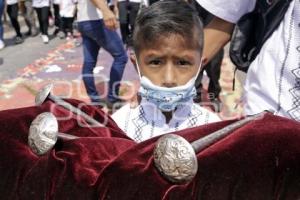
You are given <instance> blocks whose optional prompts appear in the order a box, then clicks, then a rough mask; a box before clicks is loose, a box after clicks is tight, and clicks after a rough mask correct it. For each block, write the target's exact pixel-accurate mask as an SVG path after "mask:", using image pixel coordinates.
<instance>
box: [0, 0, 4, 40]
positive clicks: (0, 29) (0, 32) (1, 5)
mask: <svg viewBox="0 0 300 200" xmlns="http://www.w3.org/2000/svg"><path fill="white" fill-rule="evenodd" d="M3 11H4V1H0V40H3V34H4V31H3V23H2V17H3Z"/></svg>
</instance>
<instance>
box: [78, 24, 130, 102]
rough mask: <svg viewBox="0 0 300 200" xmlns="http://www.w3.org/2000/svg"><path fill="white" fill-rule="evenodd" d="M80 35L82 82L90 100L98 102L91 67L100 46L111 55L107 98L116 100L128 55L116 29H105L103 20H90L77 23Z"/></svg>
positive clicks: (94, 63)
mask: <svg viewBox="0 0 300 200" xmlns="http://www.w3.org/2000/svg"><path fill="white" fill-rule="evenodd" d="M78 29H79V31H80V32H81V35H82V44H83V56H84V63H83V69H82V75H83V82H84V85H85V88H86V91H87V93H88V95H89V97H90V99H91V101H92V102H99V100H100V98H99V94H98V92H97V90H96V87H95V81H94V76H93V69H94V68H95V66H96V64H97V58H98V53H99V50H100V48H101V47H103V48H104V49H105V50H106V51H108V52H109V53H110V54H111V56H112V57H113V59H114V60H113V63H112V66H111V70H110V79H109V84H108V96H107V99H108V100H109V101H110V102H115V101H117V100H118V94H119V87H120V81H121V79H122V76H123V72H124V68H125V65H126V63H127V60H128V57H127V54H126V51H125V49H124V47H123V44H122V41H121V38H120V36H119V35H118V33H117V32H116V31H111V30H109V29H107V28H106V27H105V25H104V22H103V20H91V21H83V22H79V23H78Z"/></svg>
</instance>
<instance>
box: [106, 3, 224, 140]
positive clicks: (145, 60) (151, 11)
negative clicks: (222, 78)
mask: <svg viewBox="0 0 300 200" xmlns="http://www.w3.org/2000/svg"><path fill="white" fill-rule="evenodd" d="M133 46H134V51H135V57H134V58H132V60H133V63H134V64H135V66H136V67H137V69H138V72H139V75H140V78H141V86H140V89H139V96H140V102H139V105H138V106H133V105H130V104H127V105H125V106H123V107H122V108H121V109H120V110H118V111H117V112H115V113H114V114H113V115H112V118H113V119H114V120H115V121H116V123H117V124H118V125H119V127H120V128H121V129H122V130H123V131H124V132H125V133H126V134H127V135H128V136H129V137H131V138H132V139H134V140H135V141H137V142H141V141H143V140H146V139H149V138H151V137H154V136H158V135H161V134H164V133H168V132H172V131H177V130H182V129H185V128H190V127H194V126H198V125H202V124H206V123H209V122H214V121H219V120H220V119H219V117H218V116H217V115H215V114H213V113H211V112H210V111H208V110H206V109H204V108H202V107H200V106H199V105H197V104H194V103H193V97H194V96H195V95H196V89H195V87H194V83H195V79H196V77H197V75H198V73H199V71H200V68H201V56H202V49H203V27H202V23H201V21H200V19H199V17H198V15H197V13H196V12H195V11H194V10H193V9H192V8H191V7H190V6H189V5H188V3H186V2H183V1H159V2H156V3H154V4H153V5H151V6H150V7H147V8H145V9H144V10H142V11H141V13H140V14H139V15H138V17H137V19H136V24H135V30H134V34H133Z"/></svg>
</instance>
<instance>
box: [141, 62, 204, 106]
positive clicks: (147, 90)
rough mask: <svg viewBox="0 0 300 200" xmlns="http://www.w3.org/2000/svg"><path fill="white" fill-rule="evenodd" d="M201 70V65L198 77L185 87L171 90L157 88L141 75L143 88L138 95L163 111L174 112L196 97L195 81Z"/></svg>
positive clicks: (171, 88)
mask: <svg viewBox="0 0 300 200" xmlns="http://www.w3.org/2000/svg"><path fill="white" fill-rule="evenodd" d="M137 68H138V73H139V75H140V72H139V66H137ZM200 69H201V65H200V67H199V70H198V72H197V74H196V76H194V77H193V78H192V79H191V80H189V81H188V82H187V83H186V84H185V85H181V86H177V87H170V88H168V87H161V86H157V85H155V84H153V83H152V82H151V81H150V80H149V79H148V78H147V77H145V76H141V75H140V81H141V86H140V89H139V92H138V93H139V95H140V96H141V97H143V98H145V99H146V100H147V101H149V102H151V103H153V104H155V105H156V106H157V107H158V108H159V109H160V110H161V111H163V112H170V111H173V110H175V109H176V107H177V106H178V105H184V104H185V103H186V102H189V101H190V100H192V99H193V97H194V96H196V94H197V93H196V88H195V81H196V78H197V76H198V74H199V72H200Z"/></svg>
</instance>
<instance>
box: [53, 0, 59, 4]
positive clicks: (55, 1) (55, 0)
mask: <svg viewBox="0 0 300 200" xmlns="http://www.w3.org/2000/svg"><path fill="white" fill-rule="evenodd" d="M60 1H61V0H53V4H60Z"/></svg>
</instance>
